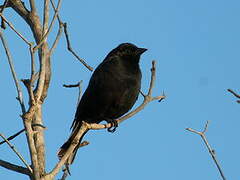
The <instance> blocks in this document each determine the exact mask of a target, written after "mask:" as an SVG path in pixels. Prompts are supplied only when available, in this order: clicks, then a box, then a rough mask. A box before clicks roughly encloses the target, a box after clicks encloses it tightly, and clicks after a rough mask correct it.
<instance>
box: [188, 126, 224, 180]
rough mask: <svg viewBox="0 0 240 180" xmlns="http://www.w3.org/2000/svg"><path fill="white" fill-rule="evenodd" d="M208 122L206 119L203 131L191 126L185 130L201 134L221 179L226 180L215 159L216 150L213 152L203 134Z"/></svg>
mask: <svg viewBox="0 0 240 180" xmlns="http://www.w3.org/2000/svg"><path fill="white" fill-rule="evenodd" d="M208 124H209V122H208V121H207V123H206V125H205V128H204V130H203V131H196V130H194V129H192V128H186V130H187V131H190V132H193V133H195V134H198V135H200V136H201V138H202V139H203V141H204V143H205V145H206V146H207V149H208V151H209V153H210V154H211V156H212V159H213V160H214V163H215V164H216V166H217V168H218V171H219V173H220V175H221V177H222V179H223V180H226V178H225V176H224V174H223V171H222V169H221V166H220V165H219V162H218V160H217V157H216V152H215V150H214V149H212V148H211V146H210V144H209V143H208V140H207V138H206V136H205V133H206V132H207V129H208Z"/></svg>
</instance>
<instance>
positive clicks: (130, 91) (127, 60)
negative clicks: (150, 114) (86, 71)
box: [58, 43, 147, 164]
mask: <svg viewBox="0 0 240 180" xmlns="http://www.w3.org/2000/svg"><path fill="white" fill-rule="evenodd" d="M146 50H147V49H145V48H138V47H137V46H135V45H134V44H131V43H123V44H120V45H119V46H118V47H116V48H115V49H113V50H112V51H111V52H110V53H109V54H108V55H107V56H106V58H105V59H104V60H103V62H102V63H101V64H100V65H99V66H98V67H97V68H96V70H95V71H94V73H93V75H92V77H91V79H90V81H89V84H88V87H87V89H86V91H85V92H84V94H83V96H82V98H81V100H80V102H79V104H78V107H77V111H76V114H75V118H74V121H73V123H72V126H71V128H72V133H71V135H70V137H69V139H68V140H67V141H66V142H65V143H64V144H63V145H62V146H61V148H60V150H59V151H58V157H59V158H61V157H62V156H64V154H65V153H66V151H67V149H68V148H69V146H70V145H71V143H72V142H73V140H74V138H75V136H76V134H77V133H78V131H79V129H80V128H81V125H82V121H85V122H87V123H100V122H101V121H107V122H108V123H112V125H113V126H114V129H108V130H109V131H112V132H113V131H114V130H115V129H116V127H117V122H116V120H115V119H116V118H119V117H121V116H122V115H123V114H125V113H126V112H128V111H129V110H130V109H131V108H132V106H133V105H134V103H135V102H136V100H137V98H138V94H139V91H140V87H141V76H142V75H141V70H140V68H139V60H140V56H141V54H142V53H144V52H145V51H146ZM82 138H83V136H82V137H81V139H80V141H79V144H80V143H81V140H82ZM77 149H78V146H76V148H75V149H74V151H73V153H72V154H71V155H70V157H69V158H68V160H67V162H66V164H72V162H73V160H74V157H75V155H76V152H77Z"/></svg>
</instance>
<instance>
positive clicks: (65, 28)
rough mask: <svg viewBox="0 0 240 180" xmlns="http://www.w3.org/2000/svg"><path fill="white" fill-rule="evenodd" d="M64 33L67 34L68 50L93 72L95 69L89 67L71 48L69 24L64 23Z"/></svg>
mask: <svg viewBox="0 0 240 180" xmlns="http://www.w3.org/2000/svg"><path fill="white" fill-rule="evenodd" d="M64 33H65V37H66V40H67V49H68V50H69V51H70V52H71V53H72V54H73V55H74V56H75V57H76V58H77V59H78V60H79V61H80V62H81V63H82V64H83V65H84V66H85V67H86V68H88V70H90V71H93V68H92V67H91V66H89V65H88V64H87V63H86V62H85V60H84V59H82V58H80V57H79V56H78V55H77V54H76V53H75V52H74V51H73V49H72V47H71V43H70V40H69V35H68V31H67V23H64Z"/></svg>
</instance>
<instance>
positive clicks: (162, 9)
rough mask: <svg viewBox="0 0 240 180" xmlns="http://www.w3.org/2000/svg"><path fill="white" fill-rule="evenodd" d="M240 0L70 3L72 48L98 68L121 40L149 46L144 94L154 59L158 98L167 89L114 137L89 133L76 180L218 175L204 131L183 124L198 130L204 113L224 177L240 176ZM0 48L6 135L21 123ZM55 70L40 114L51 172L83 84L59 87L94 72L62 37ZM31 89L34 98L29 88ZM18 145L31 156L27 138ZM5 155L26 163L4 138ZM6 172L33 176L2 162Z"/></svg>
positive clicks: (22, 70) (24, 57)
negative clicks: (238, 94)
mask: <svg viewBox="0 0 240 180" xmlns="http://www.w3.org/2000/svg"><path fill="white" fill-rule="evenodd" d="M26 3H27V2H26ZM239 7H240V1H237V0H230V1H224V0H211V1H207V0H202V1H191V0H182V1H179V0H169V1H162V0H155V1H153V0H151V1H147V0H132V1H127V0H122V1H113V0H103V1H99V0H90V1H75V2H68V1H63V4H62V8H61V12H60V15H61V17H62V19H63V21H66V22H68V27H69V33H70V38H71V40H72V46H73V47H74V49H75V50H76V51H77V52H78V54H79V55H80V56H81V57H82V58H85V59H86V61H87V62H88V63H89V64H90V65H91V66H93V67H96V66H97V65H98V64H99V63H100V62H101V61H102V60H103V58H104V57H105V56H106V54H107V53H108V52H109V51H110V50H111V49H112V48H114V47H116V46H117V45H118V44H120V43H122V42H131V43H134V44H136V45H138V46H140V47H145V48H148V49H149V50H148V51H147V52H146V53H145V54H144V55H143V56H142V60H141V69H142V72H143V79H142V89H143V91H145V92H146V90H147V88H148V83H149V78H150V68H151V61H152V60H153V59H155V60H156V61H157V79H156V86H155V89H154V95H160V94H161V93H162V91H163V90H164V91H165V93H166V95H167V99H166V100H164V101H163V102H161V103H158V102H152V103H151V104H149V105H148V106H147V107H146V108H145V109H144V110H143V111H142V112H140V113H139V114H137V115H136V116H134V117H133V118H131V119H129V120H127V121H125V122H124V123H122V124H121V125H120V127H119V128H118V129H117V132H116V133H114V134H111V133H108V132H106V130H101V131H92V132H90V133H89V134H88V135H87V136H86V138H85V139H86V140H89V141H90V142H91V144H90V145H89V146H87V147H85V148H82V149H81V150H80V151H79V153H78V156H77V159H76V161H75V163H74V164H73V166H72V167H71V172H72V176H71V177H68V179H69V180H76V179H89V180H92V179H98V180H108V179H109V180H110V179H114V180H122V179H125V180H130V179H139V180H146V179H154V180H157V179H165V180H176V179H179V180H183V179H184V180H192V179H195V180H202V179H220V175H219V173H218V171H217V169H216V167H215V164H214V163H213V161H212V159H211V158H210V156H209V154H208V151H207V150H206V147H205V146H204V145H203V142H202V141H201V139H200V137H199V136H197V135H195V134H192V133H189V132H187V131H186V130H185V128H186V127H192V128H195V129H199V130H201V129H202V128H203V126H204V124H205V122H206V121H207V120H210V121H211V122H210V126H209V131H208V132H207V137H208V139H209V142H210V144H211V145H212V147H213V148H214V149H215V150H216V153H217V157H218V159H219V161H220V164H221V166H222V168H223V171H224V173H225V176H226V177H227V179H238V178H239V162H240V156H239V152H240V143H239V133H238V132H239V127H240V121H239V109H240V105H239V104H237V103H236V102H235V98H234V97H233V96H232V95H231V94H229V93H228V92H227V91H226V89H227V88H232V89H234V90H236V91H238V90H240V87H239V67H240V63H239V62H240V61H239V58H240V55H239V48H240V44H239V42H240V25H239V19H240V11H239ZM5 15H6V17H7V18H8V19H9V20H10V21H11V22H12V23H13V24H14V25H15V26H16V28H17V29H18V30H19V31H21V32H22V33H23V34H24V35H25V36H26V37H27V38H28V39H31V34H30V31H29V30H28V29H25V28H24V26H23V25H24V23H23V21H22V20H19V19H18V18H17V17H15V16H14V15H13V11H9V10H6V14H5ZM56 27H57V26H56ZM55 33H56V31H53V32H52V33H51V37H54V36H55ZM5 36H6V37H7V39H8V43H9V46H10V48H11V51H12V55H13V58H14V62H15V66H16V71H17V73H18V77H19V79H21V78H28V76H29V68H30V65H29V62H30V61H29V54H28V51H27V48H28V47H27V46H25V45H24V43H23V42H22V41H21V40H19V38H18V37H16V35H15V34H14V33H12V31H11V30H10V29H9V28H8V29H7V30H6V31H5ZM50 40H52V38H50ZM32 41H33V40H32ZM0 48H1V49H0V51H1V53H0V69H1V70H0V76H1V78H0V82H1V93H0V99H1V102H0V106H1V126H0V132H1V133H3V134H5V135H6V136H9V135H11V134H13V133H14V132H16V131H17V130H20V129H21V128H22V127H23V125H22V121H21V119H20V118H19V114H20V113H21V111H20V107H19V104H18V102H17V101H16V99H15V97H16V90H15V87H14V84H13V80H12V77H11V74H10V70H9V68H8V65H7V60H6V56H5V54H4V50H3V48H2V46H1V47H0ZM52 68H53V73H52V82H51V86H50V89H49V94H48V98H47V100H46V103H45V104H44V112H43V114H44V125H45V126H47V130H46V152H47V164H48V165H47V167H48V169H51V168H52V167H53V165H54V164H55V163H56V162H57V157H56V152H57V149H58V148H59V146H60V145H61V144H62V143H63V142H64V141H65V140H66V138H67V137H68V136H69V133H70V131H69V128H70V125H71V123H72V119H73V116H74V113H75V107H76V100H77V96H78V90H77V89H65V88H63V87H62V84H64V83H67V84H71V83H72V84H73V83H76V82H78V81H80V80H83V82H84V83H83V86H84V89H85V88H86V86H87V84H88V80H89V78H90V76H91V73H90V72H89V71H88V70H86V69H85V68H84V67H83V66H82V65H81V64H80V63H79V62H78V61H77V60H75V58H74V57H73V56H72V55H71V54H70V53H69V52H68V51H67V50H66V43H65V38H62V39H61V41H60V43H59V46H58V48H57V49H56V51H55V54H54V55H53V58H52ZM24 95H25V97H26V100H25V102H26V103H27V93H26V91H24ZM141 100H142V98H141V97H140V98H139V101H138V104H139V103H141ZM13 143H14V145H15V146H16V147H17V149H18V150H19V151H20V152H21V153H22V154H23V155H24V156H25V157H27V155H28V152H27V151H26V147H27V146H26V140H25V136H24V135H21V136H19V137H18V138H16V139H15V140H14V141H13ZM0 159H4V160H7V161H11V162H15V163H18V164H21V162H20V161H19V160H18V158H17V157H16V156H15V154H14V153H13V152H12V151H11V150H10V149H9V148H8V147H7V146H6V145H2V146H0ZM28 161H29V159H28ZM59 177H60V176H59ZM0 179H5V180H6V179H7V180H8V179H9V180H10V179H18V180H24V179H26V177H25V176H23V175H19V174H17V173H14V172H11V171H8V170H5V169H3V168H1V167H0Z"/></svg>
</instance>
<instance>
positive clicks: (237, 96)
mask: <svg viewBox="0 0 240 180" xmlns="http://www.w3.org/2000/svg"><path fill="white" fill-rule="evenodd" d="M228 92H230V93H232V94H233V95H234V96H235V97H236V98H238V99H240V95H239V94H237V93H235V92H234V91H233V90H231V89H228ZM237 103H240V100H237Z"/></svg>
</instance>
